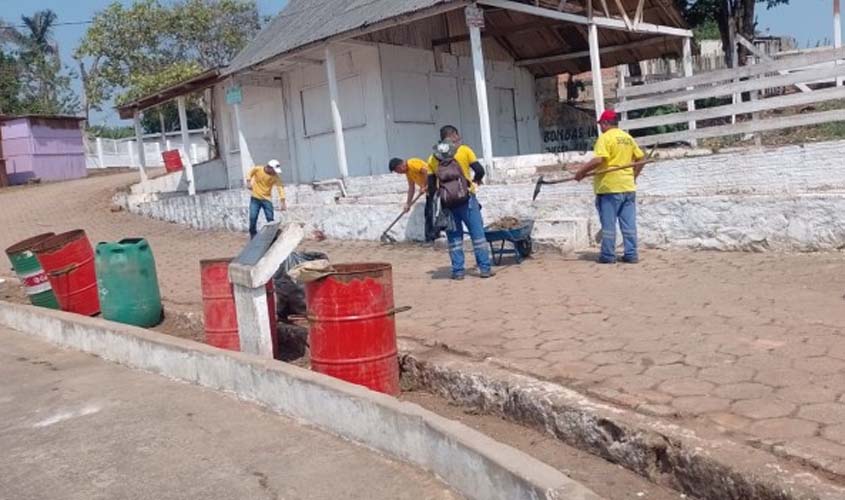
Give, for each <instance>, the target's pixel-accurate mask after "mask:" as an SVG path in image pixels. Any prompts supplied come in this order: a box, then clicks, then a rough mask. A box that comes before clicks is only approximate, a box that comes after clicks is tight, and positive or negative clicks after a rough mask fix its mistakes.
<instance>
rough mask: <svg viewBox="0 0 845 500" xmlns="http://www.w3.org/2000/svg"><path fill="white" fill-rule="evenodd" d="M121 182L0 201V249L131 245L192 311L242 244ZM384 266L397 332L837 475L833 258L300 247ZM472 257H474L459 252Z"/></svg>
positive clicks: (839, 403) (841, 387)
mask: <svg viewBox="0 0 845 500" xmlns="http://www.w3.org/2000/svg"><path fill="white" fill-rule="evenodd" d="M135 179H136V175H135V174H134V173H133V174H121V175H115V176H108V177H99V178H93V179H87V180H83V181H75V182H68V183H62V184H52V185H43V186H38V187H35V188H27V189H17V190H10V191H6V192H2V193H0V227H2V228H3V231H2V232H0V248H5V246H7V245H10V244H12V243H14V242H15V241H18V240H20V239H22V238H24V237H27V236H30V235H32V234H34V233H35V232H40V231H44V230H47V229H50V230H55V231H59V230H67V229H72V228H76V227H83V228H85V229H86V230H88V231H89V233H90V234H91V239H92V240H94V241H97V240H102V239H117V238H121V237H126V236H131V235H141V236H145V237H147V238H149V239H150V241H151V243H152V247H153V250H154V252H155V256H156V260H157V264H158V269H159V276H160V279H161V284H162V292H163V295H164V297H165V300H166V302H167V306H168V308H169V309H171V310H173V309H175V308H182V309H190V310H194V311H200V310H201V307H200V300H201V299H200V293H199V264H198V261H199V259H201V258H208V257H217V256H225V255H229V256H231V255H234V254H235V253H236V252H237V249H238V248H240V245H241V244H243V242H244V241H245V238H246V236H245V235H243V234H234V233H225V232H199V231H194V230H191V229H188V228H185V227H180V226H177V225H175V224H168V223H164V222H160V221H153V220H147V219H144V218H141V217H138V216H134V215H131V214H127V213H123V212H119V213H112V212H110V211H109V209H108V208H109V200H110V199H111V195H112V193H113V192H114V190H115V189H117V188H118V187H119V186H122V185H124V184H126V183H129V182H133V181H134V180H135ZM303 247H305V248H309V249H315V250H324V251H326V252H327V253H328V254H329V255H330V257H331V258H332V260H334V261H336V262H342V261H346V262H350V261H385V262H390V263H392V264H393V266H394V281H395V283H396V301H397V303H398V304H399V305H411V306H413V307H414V309H413V310H412V311H411V312H409V313H407V314H403V315H400V316H399V320H398V331H399V335H400V336H404V337H409V338H413V339H416V340H420V341H423V342H426V343H431V344H433V343H441V344H446V345H448V346H449V347H451V348H453V349H455V350H457V351H459V352H463V353H466V354H467V355H469V356H473V357H475V358H478V359H484V358H487V359H491V360H493V361H494V362H496V363H499V364H501V365H502V366H506V367H508V368H510V369H512V370H516V371H520V372H525V373H528V374H531V375H534V376H537V377H540V378H543V379H546V380H552V381H555V382H559V383H562V384H565V385H567V386H569V387H572V388H575V389H577V390H580V391H583V392H585V393H587V394H590V395H592V396H594V397H598V398H601V399H604V400H606V401H609V402H612V403H615V404H618V405H620V406H624V407H630V408H633V409H636V410H638V411H640V412H643V413H646V414H650V415H658V416H661V417H664V418H669V419H672V420H674V421H676V422H679V423H683V424H685V425H689V426H693V427H694V426H707V427H709V428H716V429H718V430H721V431H723V432H725V433H726V434H729V435H731V436H733V437H735V438H736V439H739V440H744V441H748V442H751V443H753V444H754V445H755V446H758V447H761V448H764V449H770V450H774V449H777V451H778V452H779V453H781V454H786V455H790V456H795V457H800V458H801V459H802V460H804V459H806V460H809V461H810V462H811V463H813V464H814V465H817V466H819V467H822V468H825V469H827V470H828V471H831V472H834V473H837V474H841V475H843V478H845V301H843V293H845V284H843V281H842V270H843V268H845V254H843V253H841V252H840V253H828V254H793V255H783V254H772V253H770V254H735V253H716V252H701V253H683V252H655V251H645V252H644V254H643V263H642V264H640V265H638V266H623V265H617V266H598V265H596V264H594V263H592V262H589V261H587V260H581V259H579V258H577V257H565V256H560V255H556V254H551V253H541V254H539V255H538V256H537V257H536V258H534V259H529V260H528V261H526V262H525V263H524V264H523V265H521V266H518V267H517V266H514V267H508V268H505V269H501V270H500V271H499V275H498V276H497V277H496V278H495V279H492V280H480V279H477V278H475V277H472V276H470V277H469V278H468V279H467V280H466V281H463V282H460V283H456V282H452V281H450V280H448V279H446V278H448V267H447V266H448V257H447V255H446V253H445V251H441V250H434V249H431V248H422V247H420V246H398V247H388V246H380V245H378V244H376V243H349V242H347V243H337V242H334V243H333V242H323V243H319V244H317V243H314V242H306V243H304V244H303ZM468 259H470V261H471V259H472V258H471V257H470V256H468Z"/></svg>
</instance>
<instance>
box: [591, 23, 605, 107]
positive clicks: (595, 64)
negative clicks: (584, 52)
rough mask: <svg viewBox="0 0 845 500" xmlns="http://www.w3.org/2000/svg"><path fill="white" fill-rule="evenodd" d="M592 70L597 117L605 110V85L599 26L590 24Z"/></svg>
mask: <svg viewBox="0 0 845 500" xmlns="http://www.w3.org/2000/svg"><path fill="white" fill-rule="evenodd" d="M589 39H590V72H591V73H592V75H593V100H594V101H595V106H596V119H597V120H598V118H599V117H600V116H601V114H602V113H603V112H604V87H603V86H602V85H603V84H602V78H601V56H600V55H599V28H598V26H596V25H595V24H591V25H590V36H589Z"/></svg>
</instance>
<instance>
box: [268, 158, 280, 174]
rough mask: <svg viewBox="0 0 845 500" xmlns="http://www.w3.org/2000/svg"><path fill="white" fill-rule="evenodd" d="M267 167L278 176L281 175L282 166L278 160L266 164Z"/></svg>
mask: <svg viewBox="0 0 845 500" xmlns="http://www.w3.org/2000/svg"><path fill="white" fill-rule="evenodd" d="M267 166H268V167H270V168H272V169H273V170H275V171H276V173H277V174H278V175H282V164H281V163H279V160H270V161H268V162H267Z"/></svg>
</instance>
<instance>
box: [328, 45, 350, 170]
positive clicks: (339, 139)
mask: <svg viewBox="0 0 845 500" xmlns="http://www.w3.org/2000/svg"><path fill="white" fill-rule="evenodd" d="M326 77H327V79H328V81H329V100H330V104H331V110H332V123H333V124H334V139H335V148H337V166H338V170H339V171H340V177H341V179H346V178H347V177H349V167H348V165H347V163H346V142H345V141H344V139H343V120H342V119H341V117H340V108H339V107H338V91H337V73H336V71H335V63H334V52H332V48H331V47H326Z"/></svg>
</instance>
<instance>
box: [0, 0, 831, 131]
mask: <svg viewBox="0 0 845 500" xmlns="http://www.w3.org/2000/svg"><path fill="white" fill-rule="evenodd" d="M113 1H114V0H29V1H22V0H0V19H3V20H5V21H6V22H9V23H13V22H14V23H18V22H19V21H20V17H21V15H24V14H27V15H29V14H32V13H33V12H35V11H37V10H41V9H52V10H53V11H55V12H56V14H58V16H59V22H60V23H62V22H77V21H87V20H90V19H91V17H92V16H93V15H94V13H96V12H97V11H98V10H101V9H103V8H104V7H106V6H107V5H109V4H111V3H112V2H113ZM119 1H120V3H123V4H127V5H128V4H130V3H132V2H131V0H119ZM257 1H258V8H259V10H260V12H261V14H262V15H273V14H275V13H277V12H278V11H279V10H281V9H282V7H283V6H284V5H285V3H287V0H257ZM844 3H845V2H844ZM832 5H833V4H832V0H792V4H791V5H788V6H779V7H776V8H774V9H772V10H769V11H767V10H766V9H765V7H763V6H762V5H760V6H758V22H759V29H760V30H761V31H765V30H766V29H769V30H770V33H771V34H773V35H774V34H783V35H790V36H793V37H795V38H796V40H797V41H798V44H799V46H801V47H805V46H807V45H808V44H809V45H815V44H816V43H817V42H824V40H826V39H827V40H832V39H833V20H832V12H833V6H832ZM85 30H86V26H85V25H70V26H59V27H57V28H56V39H57V40H58V42H59V48H60V51H61V54H62V58H63V60H64V61H65V62H66V63H67V64H70V65H74V67H75V63H74V61H73V60H72V59H71V53H72V52H73V49H74V48H76V46H77V45H78V43H79V40H80V38H82V36H83V35H84V34H85ZM78 87H79V85H78V83H77V88H78ZM92 122H94V123H103V122H108V123H110V124H115V123H118V122H119V121H118V119H117V114H116V113H115V112H114V111H113V110H111V109H107V110H105V111H104V112H103V113H95V114H94V115H92Z"/></svg>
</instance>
